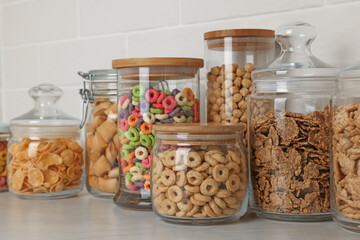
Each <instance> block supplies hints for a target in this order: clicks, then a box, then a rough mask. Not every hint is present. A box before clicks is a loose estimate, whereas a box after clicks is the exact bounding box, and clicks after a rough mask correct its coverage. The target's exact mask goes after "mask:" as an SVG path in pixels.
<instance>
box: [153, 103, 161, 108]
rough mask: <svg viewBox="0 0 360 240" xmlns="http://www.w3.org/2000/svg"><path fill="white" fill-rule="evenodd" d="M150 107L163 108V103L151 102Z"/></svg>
mask: <svg viewBox="0 0 360 240" xmlns="http://www.w3.org/2000/svg"><path fill="white" fill-rule="evenodd" d="M152 107H154V108H160V109H162V108H164V105H162V104H161V103H153V104H152Z"/></svg>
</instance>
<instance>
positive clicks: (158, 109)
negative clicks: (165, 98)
mask: <svg viewBox="0 0 360 240" xmlns="http://www.w3.org/2000/svg"><path fill="white" fill-rule="evenodd" d="M150 112H151V113H154V114H161V113H163V110H162V109H161V108H154V107H151V108H150Z"/></svg>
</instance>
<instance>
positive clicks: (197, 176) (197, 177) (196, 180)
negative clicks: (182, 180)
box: [186, 171, 204, 186]
mask: <svg viewBox="0 0 360 240" xmlns="http://www.w3.org/2000/svg"><path fill="white" fill-rule="evenodd" d="M186 177H187V180H188V183H190V184H192V185H196V186H197V185H200V184H201V183H202V181H203V179H204V177H203V176H202V175H201V173H199V172H196V171H189V172H188V173H187V174H186Z"/></svg>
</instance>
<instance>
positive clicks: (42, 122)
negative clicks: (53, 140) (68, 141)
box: [10, 84, 80, 136]
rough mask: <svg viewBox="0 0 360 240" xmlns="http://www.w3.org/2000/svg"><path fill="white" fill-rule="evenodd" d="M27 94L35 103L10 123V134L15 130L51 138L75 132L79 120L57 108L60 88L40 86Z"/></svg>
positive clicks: (49, 85)
mask: <svg viewBox="0 0 360 240" xmlns="http://www.w3.org/2000/svg"><path fill="white" fill-rule="evenodd" d="M28 93H29V95H30V97H32V99H33V100H34V101H35V104H34V108H33V109H32V110H30V111H29V112H27V113H25V114H23V115H21V116H19V117H17V118H14V119H12V120H11V121H10V125H11V131H12V133H13V131H14V130H16V129H17V130H19V131H17V132H18V133H19V134H25V135H26V133H27V132H33V133H39V134H42V133H48V134H49V135H51V136H53V135H52V134H54V133H56V132H60V134H59V135H63V134H67V133H68V132H74V131H77V130H76V129H78V128H79V123H80V122H79V120H78V119H76V118H73V117H71V116H69V115H67V114H65V113H64V112H63V111H61V110H60V109H59V108H58V106H57V101H58V100H59V99H60V98H61V96H62V95H63V91H62V90H61V89H60V88H58V87H56V86H54V85H52V84H40V85H38V86H36V87H33V88H31V89H30V90H29V92H28ZM41 129H43V130H41ZM42 131H44V132H42Z"/></svg>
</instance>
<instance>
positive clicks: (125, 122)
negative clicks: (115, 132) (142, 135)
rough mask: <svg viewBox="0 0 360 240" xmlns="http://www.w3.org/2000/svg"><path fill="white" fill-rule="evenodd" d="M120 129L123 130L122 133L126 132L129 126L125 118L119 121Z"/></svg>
mask: <svg viewBox="0 0 360 240" xmlns="http://www.w3.org/2000/svg"><path fill="white" fill-rule="evenodd" d="M120 128H121V129H122V130H123V131H127V130H128V129H129V124H128V121H127V119H126V118H123V119H121V121H120Z"/></svg>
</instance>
